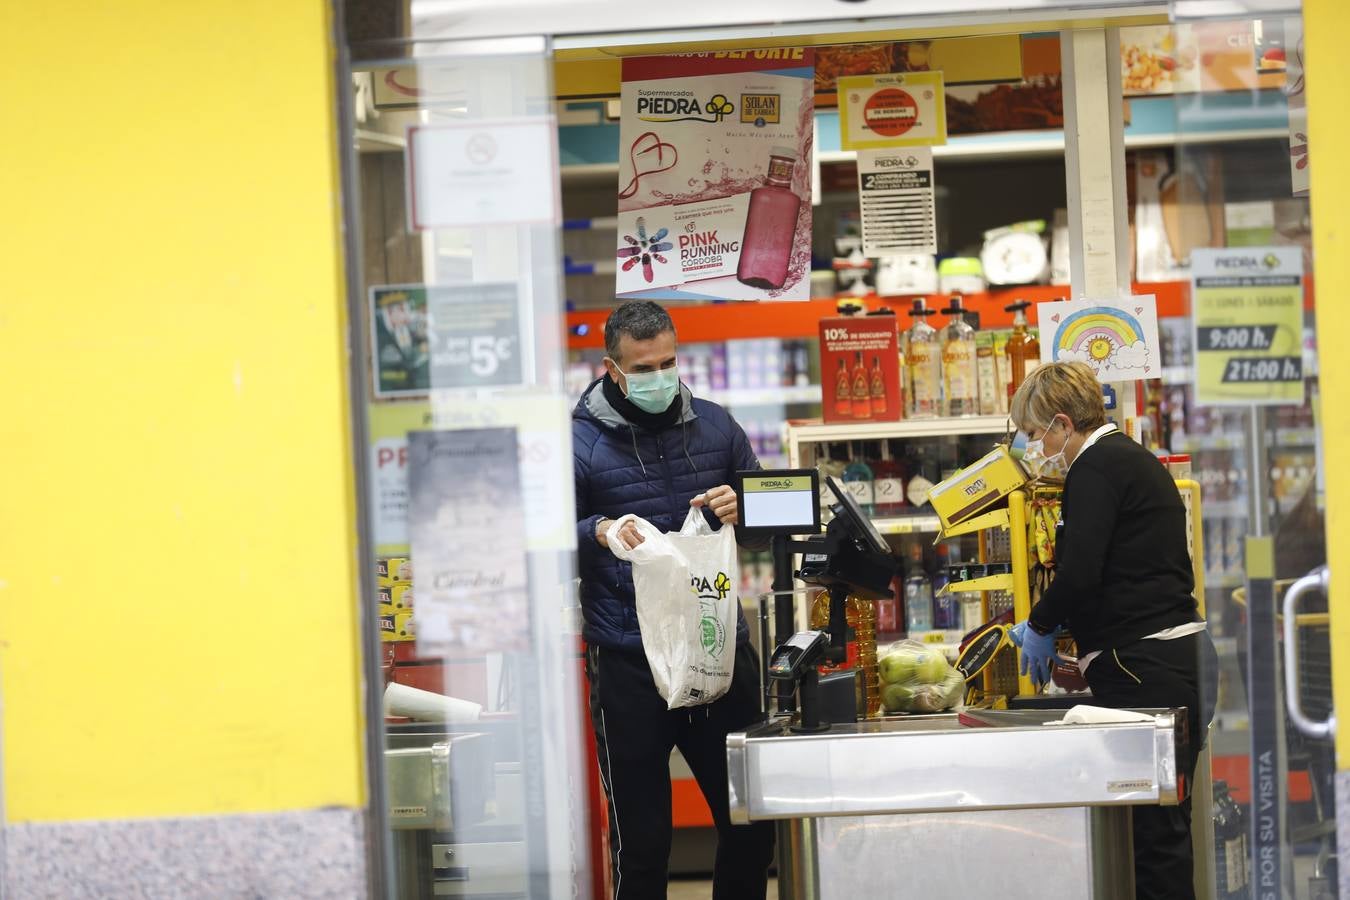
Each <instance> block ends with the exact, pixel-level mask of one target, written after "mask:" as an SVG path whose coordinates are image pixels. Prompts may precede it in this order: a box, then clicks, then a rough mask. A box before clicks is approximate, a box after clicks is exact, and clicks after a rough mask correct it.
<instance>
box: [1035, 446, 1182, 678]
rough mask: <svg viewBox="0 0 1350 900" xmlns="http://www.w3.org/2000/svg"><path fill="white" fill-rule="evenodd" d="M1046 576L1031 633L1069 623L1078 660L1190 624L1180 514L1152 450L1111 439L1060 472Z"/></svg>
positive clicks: (1175, 496) (1179, 504) (1177, 498)
mask: <svg viewBox="0 0 1350 900" xmlns="http://www.w3.org/2000/svg"><path fill="white" fill-rule="evenodd" d="M1062 520H1063V523H1064V527H1063V528H1062V529H1061V530H1060V533H1059V538H1058V541H1057V542H1056V546H1055V558H1056V563H1057V564H1056V568H1055V578H1054V581H1052V582H1051V584H1050V587H1049V588H1047V589H1046V591H1045V594H1044V595H1043V596H1042V597H1041V600H1040V602H1039V603H1037V604H1036V606H1035V608H1034V609H1032V611H1031V624H1032V625H1033V627H1035V628H1036V629H1037V630H1038V631H1042V632H1045V631H1048V630H1050V629H1053V628H1055V627H1056V626H1059V625H1068V627H1069V630H1070V631H1072V632H1073V636H1074V640H1075V641H1076V642H1077V644H1078V653H1079V655H1080V656H1081V655H1083V654H1086V653H1091V652H1092V651H1094V650H1109V649H1113V648H1116V647H1123V646H1125V645H1126V644H1130V643H1133V642H1134V641H1137V640H1139V639H1140V638H1143V637H1147V636H1148V635H1150V634H1153V633H1154V632H1156V631H1160V630H1162V629H1164V628H1171V627H1173V626H1176V625H1185V624H1187V623H1189V622H1195V621H1198V618H1199V617H1198V615H1197V614H1196V604H1195V598H1194V597H1193V596H1192V595H1191V591H1192V590H1193V589H1194V586H1195V585H1194V578H1193V576H1192V574H1191V558H1190V554H1189V553H1187V552H1186V508H1185V507H1184V506H1183V505H1182V502H1181V496H1180V494H1178V492H1177V487H1176V483H1175V482H1174V481H1173V480H1172V477H1171V475H1169V474H1168V472H1167V469H1166V468H1165V467H1164V466H1163V465H1162V464H1161V463H1159V462H1158V460H1157V458H1156V457H1154V455H1153V454H1152V453H1150V452H1149V451H1148V450H1146V449H1144V448H1143V447H1141V446H1140V445H1139V444H1137V443H1135V442H1134V441H1133V440H1131V439H1130V438H1129V437H1128V436H1126V435H1124V434H1121V433H1120V432H1112V433H1110V434H1107V435H1105V436H1103V437H1102V438H1101V439H1100V440H1098V441H1097V443H1095V444H1094V445H1092V446H1091V447H1089V448H1088V449H1086V450H1084V451H1083V453H1082V455H1081V456H1079V457H1078V458H1077V459H1075V460H1074V463H1073V465H1072V466H1071V467H1070V468H1069V474H1068V477H1067V478H1066V479H1065V482H1064V503H1063V514H1062Z"/></svg>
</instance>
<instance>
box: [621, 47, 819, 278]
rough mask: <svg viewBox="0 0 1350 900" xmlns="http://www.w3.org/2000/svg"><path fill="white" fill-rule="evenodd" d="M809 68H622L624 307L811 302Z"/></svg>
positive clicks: (692, 60)
mask: <svg viewBox="0 0 1350 900" xmlns="http://www.w3.org/2000/svg"><path fill="white" fill-rule="evenodd" d="M814 74H815V68H814V55H813V51H812V50H810V49H808V48H800V47H795V48H786V49H772V48H770V49H761V50H736V51H730V50H728V51H719V52H710V53H688V54H681V55H677V56H647V57H630V58H626V59H624V60H623V86H622V90H621V96H620V104H621V113H620V118H619V183H618V210H619V222H618V236H617V245H616V247H615V258H616V276H615V291H616V293H617V294H618V296H619V297H620V298H621V299H631V298H637V297H641V298H649V299H730V300H806V299H808V297H809V296H810V286H811V285H810V270H811V171H812V166H811V150H812V134H813V132H812V125H813V121H814V116H813V110H814V104H813V100H812V98H813V90H814Z"/></svg>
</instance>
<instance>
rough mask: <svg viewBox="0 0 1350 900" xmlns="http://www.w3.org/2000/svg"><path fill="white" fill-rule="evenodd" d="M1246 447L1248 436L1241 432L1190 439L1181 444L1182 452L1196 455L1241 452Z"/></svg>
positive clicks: (1221, 433)
mask: <svg viewBox="0 0 1350 900" xmlns="http://www.w3.org/2000/svg"><path fill="white" fill-rule="evenodd" d="M1246 446H1247V435H1245V434H1243V433H1242V432H1241V431H1228V432H1220V433H1218V434H1206V435H1204V436H1197V437H1188V438H1186V440H1185V441H1183V442H1182V444H1181V447H1182V450H1183V451H1184V452H1186V453H1195V452H1197V451H1200V450H1241V449H1243V448H1244V447H1246Z"/></svg>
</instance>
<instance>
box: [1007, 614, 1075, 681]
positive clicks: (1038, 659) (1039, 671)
mask: <svg viewBox="0 0 1350 900" xmlns="http://www.w3.org/2000/svg"><path fill="white" fill-rule="evenodd" d="M1008 635H1009V637H1010V638H1011V639H1012V642H1013V643H1014V644H1016V645H1017V646H1018V647H1021V648H1022V674H1023V675H1030V676H1031V680H1032V681H1034V682H1036V683H1037V684H1045V683H1047V682H1048V681H1049V680H1050V673H1051V671H1053V669H1054V664H1055V663H1057V662H1063V660H1061V659H1060V657H1059V654H1058V653H1056V652H1055V635H1054V632H1051V633H1050V634H1037V633H1036V630H1035V629H1033V628H1029V627H1028V626H1027V623H1026V622H1018V623H1017V624H1016V625H1014V626H1013V628H1012V631H1009V632H1008Z"/></svg>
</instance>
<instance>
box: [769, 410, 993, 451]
mask: <svg viewBox="0 0 1350 900" xmlns="http://www.w3.org/2000/svg"><path fill="white" fill-rule="evenodd" d="M1007 429H1008V417H1007V416H967V417H964V418H959V419H903V420H901V421H899V422H859V423H857V424H856V425H855V424H844V423H839V424H833V423H832V424H828V425H827V424H824V423H814V422H813V423H810V424H794V423H792V422H789V423H788V436H789V440H794V441H796V442H798V443H803V444H806V443H823V442H829V441H876V440H884V439H886V438H909V437H943V436H946V435H954V434H1003V433H1004V432H1005V431H1007Z"/></svg>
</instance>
